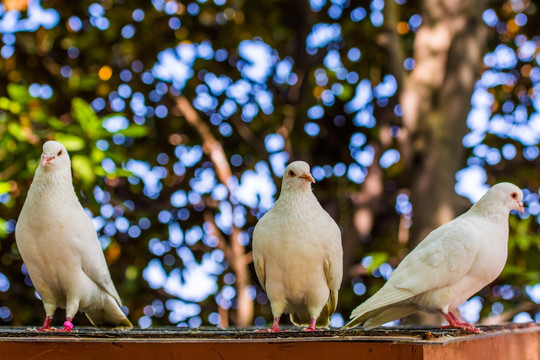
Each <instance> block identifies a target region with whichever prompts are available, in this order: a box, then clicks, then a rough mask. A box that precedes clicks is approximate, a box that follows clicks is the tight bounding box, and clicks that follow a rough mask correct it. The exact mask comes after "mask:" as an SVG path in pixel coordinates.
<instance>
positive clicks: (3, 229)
mask: <svg viewBox="0 0 540 360" xmlns="http://www.w3.org/2000/svg"><path fill="white" fill-rule="evenodd" d="M7 229H8V228H7V220H5V219H2V218H0V238H2V239H3V238H5V237H6V236H7V234H8V233H7Z"/></svg>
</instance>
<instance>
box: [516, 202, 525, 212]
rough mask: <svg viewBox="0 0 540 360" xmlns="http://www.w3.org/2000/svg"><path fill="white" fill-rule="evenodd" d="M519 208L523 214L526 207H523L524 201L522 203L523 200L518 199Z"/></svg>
mask: <svg viewBox="0 0 540 360" xmlns="http://www.w3.org/2000/svg"><path fill="white" fill-rule="evenodd" d="M517 210H518V211H519V212H520V213H522V214H524V213H525V209H524V208H523V203H522V202H521V201H518V208H517Z"/></svg>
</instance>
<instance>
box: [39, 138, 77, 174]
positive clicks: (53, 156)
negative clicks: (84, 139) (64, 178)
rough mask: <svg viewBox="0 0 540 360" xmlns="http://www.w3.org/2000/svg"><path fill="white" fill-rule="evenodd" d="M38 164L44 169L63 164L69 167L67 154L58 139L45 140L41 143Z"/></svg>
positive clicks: (62, 165)
mask: <svg viewBox="0 0 540 360" xmlns="http://www.w3.org/2000/svg"><path fill="white" fill-rule="evenodd" d="M40 166H41V167H42V168H43V169H46V170H52V169H55V168H59V167H65V166H68V167H70V160H69V154H68V152H67V150H66V148H65V147H64V145H62V144H60V143H59V142H58V141H47V142H46V143H45V144H43V153H42V154H41V163H40Z"/></svg>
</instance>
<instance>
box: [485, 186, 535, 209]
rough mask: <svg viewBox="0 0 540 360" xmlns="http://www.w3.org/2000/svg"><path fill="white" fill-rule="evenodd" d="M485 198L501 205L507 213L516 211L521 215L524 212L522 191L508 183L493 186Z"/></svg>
mask: <svg viewBox="0 0 540 360" xmlns="http://www.w3.org/2000/svg"><path fill="white" fill-rule="evenodd" d="M485 196H489V197H492V198H493V199H494V200H496V201H499V202H501V203H503V204H504V205H505V206H506V207H507V208H508V211H510V210H518V211H519V212H520V213H522V214H523V212H524V211H525V210H524V209H523V191H521V189H520V188H518V187H517V186H516V185H514V184H511V183H508V182H503V183H498V184H495V185H493V186H492V187H491V189H489V191H488V192H487V194H486V195H485Z"/></svg>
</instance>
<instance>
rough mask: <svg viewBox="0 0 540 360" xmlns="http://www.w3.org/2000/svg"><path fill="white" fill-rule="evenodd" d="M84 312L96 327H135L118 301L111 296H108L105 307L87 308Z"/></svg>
mask: <svg viewBox="0 0 540 360" xmlns="http://www.w3.org/2000/svg"><path fill="white" fill-rule="evenodd" d="M84 313H85V314H86V317H87V318H88V320H90V322H91V323H92V325H94V326H96V327H102V328H116V329H131V328H132V327H133V325H132V324H131V322H130V321H129V320H128V319H127V317H126V315H124V313H123V312H122V310H121V309H120V307H119V306H118V304H117V303H116V301H115V300H114V299H113V298H112V297H110V296H107V299H106V300H105V304H104V305H103V307H100V308H97V309H85V310H84Z"/></svg>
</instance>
